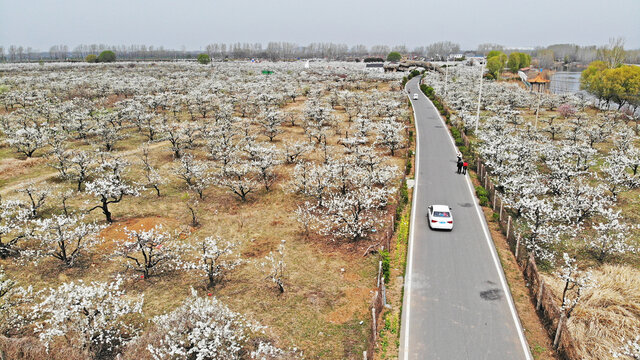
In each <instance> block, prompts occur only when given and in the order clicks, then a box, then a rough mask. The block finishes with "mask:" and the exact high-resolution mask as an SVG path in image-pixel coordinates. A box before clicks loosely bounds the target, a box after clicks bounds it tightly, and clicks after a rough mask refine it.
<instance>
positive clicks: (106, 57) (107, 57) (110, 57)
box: [97, 50, 116, 63]
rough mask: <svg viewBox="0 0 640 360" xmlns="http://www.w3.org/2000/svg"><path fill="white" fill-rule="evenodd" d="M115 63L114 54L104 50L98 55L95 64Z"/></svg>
mask: <svg viewBox="0 0 640 360" xmlns="http://www.w3.org/2000/svg"><path fill="white" fill-rule="evenodd" d="M114 61H116V53H114V52H113V51H111V50H105V51H103V52H101V53H100V55H98V59H97V62H101V63H102V62H114Z"/></svg>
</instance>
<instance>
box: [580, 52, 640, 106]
mask: <svg viewBox="0 0 640 360" xmlns="http://www.w3.org/2000/svg"><path fill="white" fill-rule="evenodd" d="M580 88H581V89H584V90H587V91H588V92H589V93H591V94H593V95H594V96H595V97H597V98H598V99H599V100H601V101H603V102H604V103H605V104H606V106H609V104H611V103H614V104H617V106H618V109H620V108H621V107H624V106H627V107H628V108H629V111H630V112H631V113H634V112H635V111H636V109H638V106H640V67H638V66H633V65H620V64H617V65H615V64H612V63H606V62H604V61H600V60H598V61H594V62H592V63H591V64H589V67H588V68H587V69H586V70H585V71H583V72H582V75H581V77H580Z"/></svg>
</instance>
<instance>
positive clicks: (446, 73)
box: [444, 55, 449, 98]
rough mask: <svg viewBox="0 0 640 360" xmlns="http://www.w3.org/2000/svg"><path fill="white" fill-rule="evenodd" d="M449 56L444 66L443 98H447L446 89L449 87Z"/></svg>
mask: <svg viewBox="0 0 640 360" xmlns="http://www.w3.org/2000/svg"><path fill="white" fill-rule="evenodd" d="M448 85H449V55H447V60H446V61H445V65H444V96H445V98H446V96H447V88H448V87H449V86H448Z"/></svg>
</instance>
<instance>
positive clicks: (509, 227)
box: [507, 215, 511, 242]
mask: <svg viewBox="0 0 640 360" xmlns="http://www.w3.org/2000/svg"><path fill="white" fill-rule="evenodd" d="M509 230H511V215H509V220H508V221H507V242H509Z"/></svg>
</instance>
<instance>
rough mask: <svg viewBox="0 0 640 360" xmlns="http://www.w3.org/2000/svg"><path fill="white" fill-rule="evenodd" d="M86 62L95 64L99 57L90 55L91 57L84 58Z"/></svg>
mask: <svg viewBox="0 0 640 360" xmlns="http://www.w3.org/2000/svg"><path fill="white" fill-rule="evenodd" d="M84 61H86V62H88V63H94V62H96V61H98V56H97V55H96V54H89V55H87V57H86V58H84Z"/></svg>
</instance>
